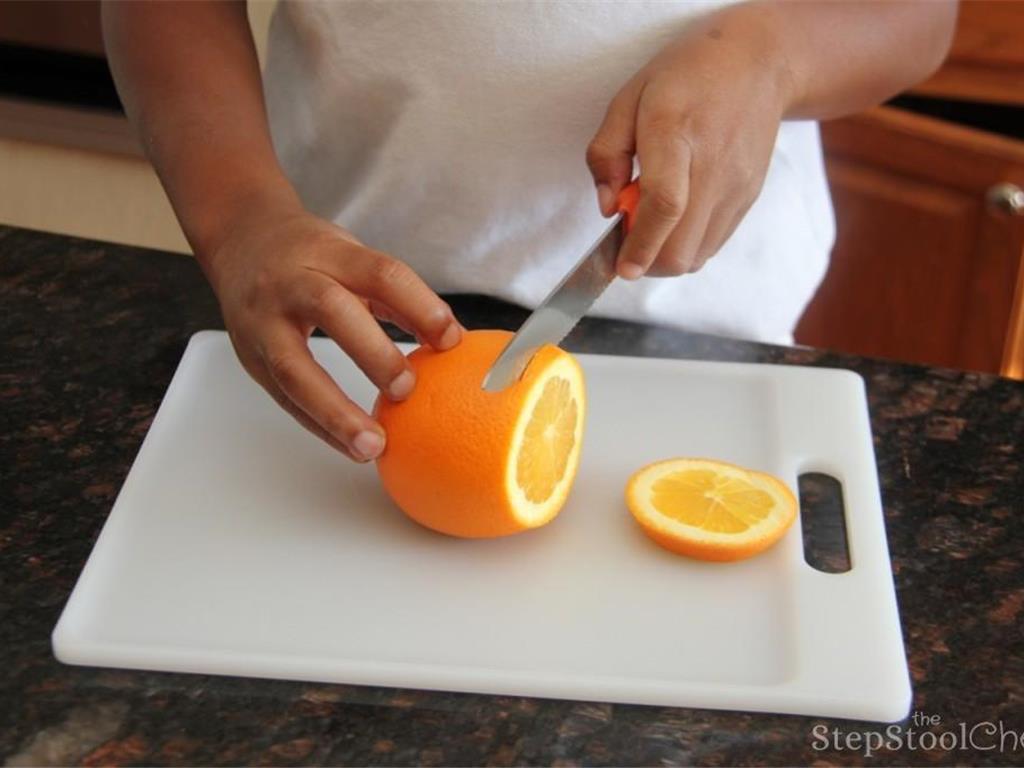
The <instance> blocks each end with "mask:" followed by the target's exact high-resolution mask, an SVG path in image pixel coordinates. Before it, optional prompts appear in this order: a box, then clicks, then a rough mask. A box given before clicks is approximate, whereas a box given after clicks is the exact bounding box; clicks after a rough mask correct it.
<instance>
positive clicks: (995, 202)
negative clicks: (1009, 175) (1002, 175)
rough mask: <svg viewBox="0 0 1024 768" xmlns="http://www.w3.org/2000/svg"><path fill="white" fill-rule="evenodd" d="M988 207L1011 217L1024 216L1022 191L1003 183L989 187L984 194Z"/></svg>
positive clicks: (1023, 195) (1023, 190) (1023, 193)
mask: <svg viewBox="0 0 1024 768" xmlns="http://www.w3.org/2000/svg"><path fill="white" fill-rule="evenodd" d="M985 200H986V202H988V204H989V206H990V207H992V208H995V209H996V210H997V211H1002V212H1003V213H1008V214H1010V215H1011V216H1024V189H1021V188H1020V187H1018V186H1017V185H1016V184H1011V183H1010V182H1008V181H1004V182H1003V183H1001V184H996V185H994V186H992V187H989V189H988V192H986V193H985Z"/></svg>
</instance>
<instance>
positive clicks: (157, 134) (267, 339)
mask: <svg viewBox="0 0 1024 768" xmlns="http://www.w3.org/2000/svg"><path fill="white" fill-rule="evenodd" d="M103 32H104V37H105V39H106V46H107V52H108V55H109V59H110V66H111V69H112V71H113V73H114V79H115V81H116V82H117V87H118V92H119V93H120V95H121V99H122V101H123V103H124V105H125V109H126V110H127V113H128V116H129V118H130V119H131V121H132V123H133V124H134V125H135V127H136V129H137V130H138V133H139V135H140V136H141V138H142V142H143V145H144V147H145V150H146V152H147V154H148V155H149V157H150V159H151V161H152V163H153V165H154V167H155V168H156V170H157V173H158V174H159V176H160V179H161V181H162V182H163V185H164V188H165V189H166V190H167V194H168V196H169V197H170V199H171V203H172V204H173V206H174V210H175V212H176V213H177V216H178V219H179V220H180V222H181V225H182V228H183V229H184V231H185V235H186V236H187V237H188V240H189V242H190V243H191V245H192V248H193V250H194V251H195V254H196V258H197V259H198V260H199V262H200V264H201V265H202V267H203V270H204V271H205V273H206V275H207V277H208V278H209V280H210V283H211V285H212V286H213V288H214V291H215V292H216V294H217V297H218V299H219V301H220V304H221V309H222V311H223V314H224V322H225V324H226V326H227V328H228V331H229V332H230V334H231V340H232V343H233V344H234V346H235V350H236V352H237V353H238V357H239V359H240V360H241V362H242V364H243V365H244V366H245V368H246V370H247V371H248V372H249V373H250V374H251V375H252V377H253V378H254V379H256V380H257V381H258V382H259V383H260V384H261V385H262V386H263V387H264V388H265V389H266V390H267V391H268V392H269V393H270V395H271V396H272V397H273V398H274V399H275V400H276V401H277V402H278V403H279V404H280V405H281V406H282V407H283V408H285V410H287V411H288V412H289V413H291V414H292V415H293V416H294V417H295V418H296V419H297V420H298V421H299V422H301V423H302V424H303V425H304V426H306V427H307V428H308V429H310V430H311V431H312V432H314V433H315V434H317V435H319V436H320V437H322V438H323V439H325V440H327V441H328V442H329V443H330V444H331V445H333V446H335V447H336V448H338V449H339V450H341V451H343V452H344V453H346V454H347V455H349V456H351V457H353V458H357V459H361V460H366V459H372V458H374V457H375V456H376V455H378V454H379V453H380V451H381V450H382V448H383V439H384V435H383V430H382V429H381V428H380V426H379V425H378V424H377V423H376V422H375V421H374V420H373V419H372V418H370V416H369V415H367V414H366V413H365V412H363V411H362V410H361V409H360V408H358V407H357V406H356V405H355V404H354V403H352V402H351V401H350V400H349V399H348V398H347V397H346V396H345V395H344V393H342V392H341V390H339V389H338V387H337V386H336V385H335V383H334V381H333V380H332V379H331V378H330V376H328V374H327V373H326V372H325V371H324V370H323V369H322V368H321V367H320V366H319V365H318V364H317V363H316V362H315V360H314V359H313V357H312V356H311V355H310V352H309V349H308V346H307V343H306V342H307V338H308V336H309V334H310V333H311V332H312V330H313V328H316V327H319V328H321V329H322V330H324V331H325V332H326V333H327V334H328V335H329V336H331V337H332V338H333V339H334V340H335V341H337V343H338V344H339V345H340V346H341V347H342V348H343V349H344V350H345V351H346V352H347V353H348V354H349V355H350V356H351V357H352V358H353V360H354V361H355V362H356V363H357V364H358V365H359V366H360V368H362V369H363V371H364V372H365V373H366V374H367V376H368V377H369V378H370V379H371V380H372V381H373V382H374V384H376V385H377V386H378V387H379V388H380V389H381V390H382V391H383V392H385V393H387V394H389V395H390V396H392V397H394V398H396V399H400V398H403V397H405V396H407V395H408V393H409V391H410V390H411V389H412V385H413V383H414V381H413V376H412V373H411V371H409V369H408V366H407V364H406V362H405V358H404V357H403V356H402V354H401V352H399V350H398V349H397V347H395V345H394V344H393V343H392V342H391V341H390V340H389V339H388V338H387V336H386V335H385V334H384V332H383V331H382V330H381V329H380V327H379V326H378V324H377V322H376V321H375V320H374V318H373V315H374V314H376V315H377V316H378V317H381V318H383V319H387V320H391V321H393V322H396V323H398V324H399V325H401V326H403V327H404V328H405V329H406V330H408V331H410V332H412V333H415V334H416V335H417V336H419V338H420V339H421V340H423V341H424V342H426V343H429V344H431V345H433V346H435V347H438V348H447V347H450V346H454V344H456V343H457V342H458V340H459V338H460V333H461V329H460V326H459V325H458V323H457V322H456V321H455V319H454V317H453V316H452V313H451V309H450V308H449V307H448V306H447V304H445V303H444V302H443V301H442V300H441V299H440V298H439V297H438V296H437V295H436V294H434V292H433V291H431V290H430V288H428V287H427V286H426V284H425V283H423V282H422V281H421V280H420V279H419V278H418V277H417V276H416V275H415V274H413V272H412V271H411V270H410V269H409V268H408V267H406V266H405V265H404V264H402V263H401V262H399V261H396V260H395V259H392V258H390V257H389V256H387V255H385V254H382V253H379V252H376V251H373V250H371V249H369V248H366V247H365V246H363V245H362V244H360V243H359V242H358V241H356V239H355V238H354V237H353V236H352V235H351V234H349V233H347V232H346V231H344V230H342V229H341V228H339V227H336V226H334V225H333V224H330V223H328V222H326V221H322V220H320V219H317V218H316V217H314V216H312V215H311V214H309V213H308V212H306V211H305V210H304V209H303V206H302V204H301V202H300V201H299V199H298V196H297V195H296V193H295V190H294V189H293V188H292V186H291V184H290V183H289V182H288V180H287V179H286V178H285V176H284V174H283V173H282V171H281V168H280V166H279V165H278V162H277V158H276V156H275V154H274V150H273V147H272V145H271V141H270V134H269V130H268V126H267V118H266V112H265V108H264V104H263V92H262V85H261V80H260V72H259V65H258V63H257V58H256V51H255V48H254V46H253V42H252V37H251V33H250V30H249V23H248V20H247V17H246V10H245V3H244V2H139V3H130V2H105V3H104V5H103Z"/></svg>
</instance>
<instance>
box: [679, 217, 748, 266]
mask: <svg viewBox="0 0 1024 768" xmlns="http://www.w3.org/2000/svg"><path fill="white" fill-rule="evenodd" d="M747 209H748V207H747V206H728V207H723V208H721V209H719V210H717V211H715V213H714V214H713V215H712V216H711V220H710V221H708V227H707V231H706V232H705V233H704V239H703V240H702V241H701V244H700V246H698V248H697V252H696V256H695V257H694V261H693V267H694V269H693V270H692V271H696V270H698V269H700V268H701V267H702V266H704V264H705V263H707V261H708V259H710V258H711V257H712V256H714V255H715V254H716V253H718V252H719V251H720V250H722V246H723V245H725V243H726V242H727V241H728V240H729V238H730V237H731V236H732V233H733V232H735V231H736V227H738V226H739V223H740V222H741V221H743V216H744V214H745V213H746V212H747Z"/></svg>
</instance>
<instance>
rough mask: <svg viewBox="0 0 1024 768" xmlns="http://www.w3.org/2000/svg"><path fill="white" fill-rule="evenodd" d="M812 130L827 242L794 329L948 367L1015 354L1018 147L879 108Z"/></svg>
mask: <svg viewBox="0 0 1024 768" xmlns="http://www.w3.org/2000/svg"><path fill="white" fill-rule="evenodd" d="M822 133H823V138H824V143H825V147H826V158H827V167H828V174H829V179H830V182H831V186H832V195H833V200H834V204H835V208H836V217H837V225H838V233H837V242H836V247H835V250H834V253H833V257H832V265H831V267H830V270H829V274H828V276H827V277H826V279H825V282H824V284H823V285H822V287H821V290H820V291H819V292H818V295H817V296H816V297H815V299H814V301H813V302H812V303H811V306H810V307H809V308H808V310H807V312H806V313H805V315H804V317H803V319H802V320H801V322H800V325H799V327H798V329H797V340H798V341H800V342H801V343H807V344H813V345H815V346H825V347H831V348H835V349H841V350H844V351H849V352H857V353H861V354H867V355H877V356H881V357H889V358H895V359H900V360H910V361H915V362H923V363H931V364H937V365H945V366H950V367H955V368H966V369H975V370H984V371H993V372H999V371H1002V372H1004V373H1007V374H1008V373H1010V372H1011V368H1012V365H1013V361H1014V360H1015V359H1016V360H1017V365H1018V366H1019V365H1020V357H1021V353H1022V350H1021V345H1020V341H1021V340H1015V335H1014V329H1015V328H1016V329H1017V330H1016V334H1020V333H1021V331H1020V327H1021V322H1022V318H1021V311H1022V308H1021V307H1020V293H1021V292H1022V290H1024V289H1022V288H1021V285H1020V283H1021V279H1022V268H1021V267H1022V257H1024V200H1014V199H1013V198H1012V190H1013V186H1012V185H1016V186H1017V187H1021V188H1024V145H1022V144H1021V143H1020V142H1017V141H1013V140H1010V139H1005V138H1001V137H998V136H994V135H992V134H987V133H984V132H981V131H976V130H973V129H969V128H962V127H959V126H955V125H951V124H949V123H946V122H943V121H940V120H935V119H933V118H928V117H922V116H919V115H912V114H910V113H906V112H903V111H901V110H897V109H892V108H888V107H879V108H877V109H875V110H872V111H870V112H867V113H865V114H863V115H858V116H856V117H853V118H847V119H844V120H839V121H835V122H832V123H826V124H825V125H823V126H822ZM1000 185H1003V186H1000ZM1022 194H1024V193H1022ZM1007 195H1011V197H1007ZM1015 205H1020V207H1021V208H1022V210H1020V211H1019V213H1020V214H1021V215H1015V214H1014V211H1013V210H1012V209H1013V208H1014V206H1015ZM1015 302H1016V304H1017V306H1016V309H1015ZM1015 344H1016V350H1014V348H1013V347H1014V345H1015Z"/></svg>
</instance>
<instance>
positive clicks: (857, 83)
mask: <svg viewBox="0 0 1024 768" xmlns="http://www.w3.org/2000/svg"><path fill="white" fill-rule="evenodd" d="M956 7H957V6H956V1H955V0H942V1H941V2H938V1H932V2H923V1H919V2H913V1H908V0H900V1H898V2H859V1H854V0H845V1H842V2H835V1H832V0H807V1H805V2H783V1H780V0H775V1H774V2H773V1H772V0H767V1H766V2H751V3H741V4H738V5H733V6H729V7H727V8H725V9H723V10H721V11H718V12H716V13H713V14H711V15H709V16H708V17H706V18H705V19H702V20H701V21H700V22H698V23H696V24H694V25H693V26H692V27H690V28H689V29H687V30H686V32H685V33H684V34H683V36H682V37H681V38H680V39H678V40H676V41H674V42H673V43H671V44H669V45H668V46H667V47H666V48H665V49H664V50H662V51H661V52H660V53H659V54H658V55H657V56H655V57H654V58H653V59H652V60H651V61H650V62H649V63H648V64H647V65H646V66H645V67H644V68H643V69H641V70H640V71H639V72H637V73H636V74H635V75H634V76H633V77H632V79H630V80H629V82H628V83H626V84H625V86H624V87H623V88H622V89H621V90H620V91H619V93H618V94H617V95H616V97H615V98H614V99H613V100H612V102H611V105H610V106H609V108H608V112H607V115H606V116H605V120H604V123H603V125H602V126H601V127H600V129H599V130H598V132H597V135H596V136H595V137H594V139H593V141H592V142H591V144H590V147H589V148H588V151H587V162H588V163H589V165H590V169H591V172H592V174H593V176H594V181H595V183H596V184H597V185H598V198H599V204H600V205H601V209H602V210H603V211H604V212H605V213H606V214H610V213H611V209H612V207H613V205H614V202H613V201H614V200H615V196H616V194H617V193H618V191H619V189H621V188H622V187H623V186H624V185H625V184H626V183H627V182H628V181H629V178H630V174H631V173H632V170H633V156H634V155H636V156H637V158H638V160H639V163H640V190H641V196H640V205H639V209H638V211H637V217H636V223H635V225H634V226H633V228H632V230H631V231H630V234H629V237H628V238H626V242H625V243H624V244H623V248H622V253H621V254H620V256H619V263H618V270H619V274H620V275H622V276H623V277H627V278H636V277H639V276H640V275H643V274H645V273H646V274H648V275H680V274H683V273H685V272H692V271H695V270H697V269H699V268H700V267H701V266H702V265H703V264H704V262H705V261H707V259H708V258H709V257H711V256H712V255H714V253H716V252H717V251H718V249H719V248H720V247H721V246H722V244H723V243H724V242H725V241H726V239H727V238H728V237H729V235H731V234H732V232H733V230H734V229H735V228H736V225H737V224H739V222H740V221H741V220H742V218H743V216H744V214H745V213H746V212H747V209H748V208H749V207H750V206H751V204H752V203H753V202H754V200H755V199H756V198H757V196H758V194H759V193H760V191H761V185H762V183H763V182H764V178H765V174H766V173H767V171H768V163H769V160H770V159H771V154H772V149H773V147H774V145H775V137H776V134H777V132H778V129H779V123H780V121H781V120H784V119H827V118H832V117H838V116H840V115H844V114H849V113H851V112H856V111H858V110H862V109H866V108H867V107H869V106H872V105H873V104H877V103H879V102H881V101H883V100H885V99H887V98H889V97H890V96H892V95H894V94H896V93H898V92H899V91H901V90H903V89H904V88H906V87H907V86H910V85H912V84H914V83H916V82H918V81H919V80H922V79H924V78H925V77H927V76H928V74H930V73H931V72H933V71H934V70H935V69H936V68H938V66H939V64H941V63H942V60H943V58H944V57H945V55H946V52H947V51H948V50H949V45H950V42H951V40H952V35H953V27H954V24H955V21H956Z"/></svg>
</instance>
